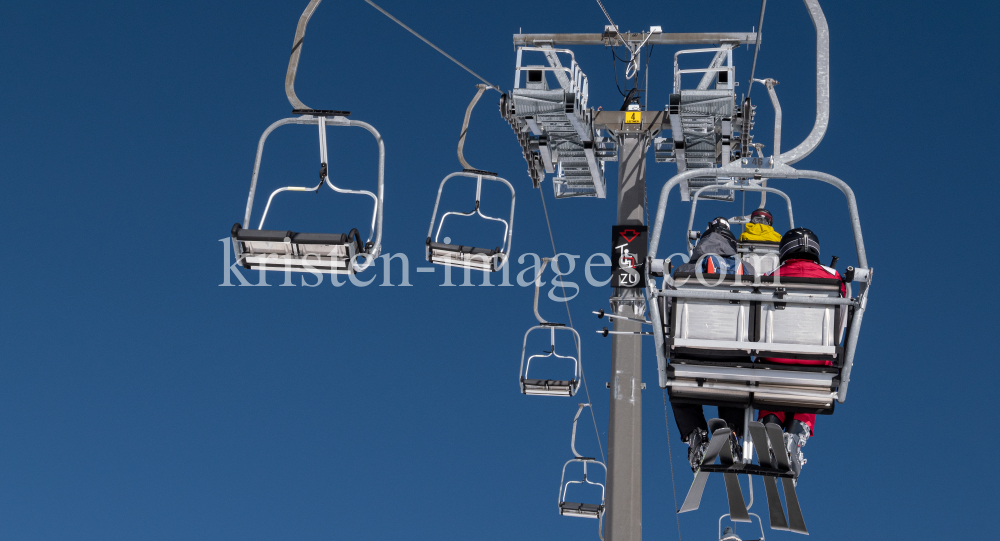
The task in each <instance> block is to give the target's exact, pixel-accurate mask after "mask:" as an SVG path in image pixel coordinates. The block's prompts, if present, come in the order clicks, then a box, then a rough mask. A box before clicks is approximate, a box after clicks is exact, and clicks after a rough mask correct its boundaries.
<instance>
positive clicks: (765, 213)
mask: <svg viewBox="0 0 1000 541" xmlns="http://www.w3.org/2000/svg"><path fill="white" fill-rule="evenodd" d="M757 216H760V217H762V218H764V222H765V223H766V224H767V225H774V216H771V212H770V211H769V210H767V209H766V208H763V207H761V208H759V209H757V210H755V211H753V212H751V213H750V222H751V223H760V222H754V220H753V219H754V218H755V217H757Z"/></svg>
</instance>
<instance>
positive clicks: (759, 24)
mask: <svg viewBox="0 0 1000 541" xmlns="http://www.w3.org/2000/svg"><path fill="white" fill-rule="evenodd" d="M766 6H767V0H761V1H760V20H759V21H758V22H757V43H756V44H754V46H753V66H752V67H751V68H750V84H749V88H747V97H748V98H749V97H750V92H752V91H753V74H754V72H755V71H756V70H757V53H758V52H759V51H760V36H761V34H762V33H763V31H764V8H765V7H766Z"/></svg>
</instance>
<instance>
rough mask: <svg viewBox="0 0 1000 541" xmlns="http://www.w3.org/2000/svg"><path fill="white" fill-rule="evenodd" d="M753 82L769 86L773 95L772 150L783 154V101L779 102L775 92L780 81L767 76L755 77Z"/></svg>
mask: <svg viewBox="0 0 1000 541" xmlns="http://www.w3.org/2000/svg"><path fill="white" fill-rule="evenodd" d="M752 83H760V84H762V85H764V86H765V87H767V93H768V94H769V95H770V96H771V105H773V106H774V149H773V150H772V151H771V152H772V153H773V154H774V155H775V156H781V103H779V102H778V95H777V94H776V93H775V92H774V87H775V85H777V84H778V81H775V80H774V79H771V78H767V79H754V80H753V81H752ZM752 83H751V84H752Z"/></svg>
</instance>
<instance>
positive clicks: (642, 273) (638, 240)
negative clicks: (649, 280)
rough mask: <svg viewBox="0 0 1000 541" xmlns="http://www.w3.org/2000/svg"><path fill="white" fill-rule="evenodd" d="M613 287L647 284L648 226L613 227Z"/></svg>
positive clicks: (643, 285) (642, 285)
mask: <svg viewBox="0 0 1000 541" xmlns="http://www.w3.org/2000/svg"><path fill="white" fill-rule="evenodd" d="M611 237H612V240H611V247H612V248H611V287H645V286H646V226H644V225H615V226H612V227H611Z"/></svg>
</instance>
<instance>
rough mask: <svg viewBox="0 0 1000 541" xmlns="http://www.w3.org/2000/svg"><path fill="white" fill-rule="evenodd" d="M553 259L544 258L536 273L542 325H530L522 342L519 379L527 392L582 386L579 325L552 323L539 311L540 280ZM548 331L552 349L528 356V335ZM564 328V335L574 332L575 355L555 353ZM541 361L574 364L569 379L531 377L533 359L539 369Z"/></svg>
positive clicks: (568, 391)
mask: <svg viewBox="0 0 1000 541" xmlns="http://www.w3.org/2000/svg"><path fill="white" fill-rule="evenodd" d="M549 261H551V259H550V258H543V259H542V265H541V267H540V268H539V269H538V276H537V277H535V318H537V319H538V322H539V325H536V326H534V327H532V328H530V329H528V332H526V333H524V344H523V345H522V346H521V368H520V374H519V380H520V385H521V393H523V394H527V395H544V396H573V395H575V394H576V392H577V390H579V388H580V372H581V370H580V335H579V334H578V333H577V332H576V329H573V328H572V327H567V326H566V325H564V324H562V323H550V322H548V321H545V320H544V319H542V316H541V315H540V314H539V313H538V289H539V284H540V283H541V279H542V271H544V270H545V266H546V265H547V264H548V262H549ZM545 331H548V335H549V346H550V348H549V351H543V352H542V353H537V354H534V355H531V356H530V357H527V358H525V356H526V355H527V349H528V337H529V336H531V333H533V332H534V333H539V332H545ZM557 331H558V332H562V333H563V334H564V335H566V334H571V335H572V338H573V343H574V344H575V345H576V357H573V356H572V355H560V354H559V353H556V332H557ZM539 361H544V362H547V363H548V362H551V361H558V362H560V363H563V364H567V365H568V364H572V366H573V370H572V373H571V377H569V378H567V379H538V378H532V377H531V376H530V372H531V363H532V362H535V366H536V370H537V365H538V362H539Z"/></svg>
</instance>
